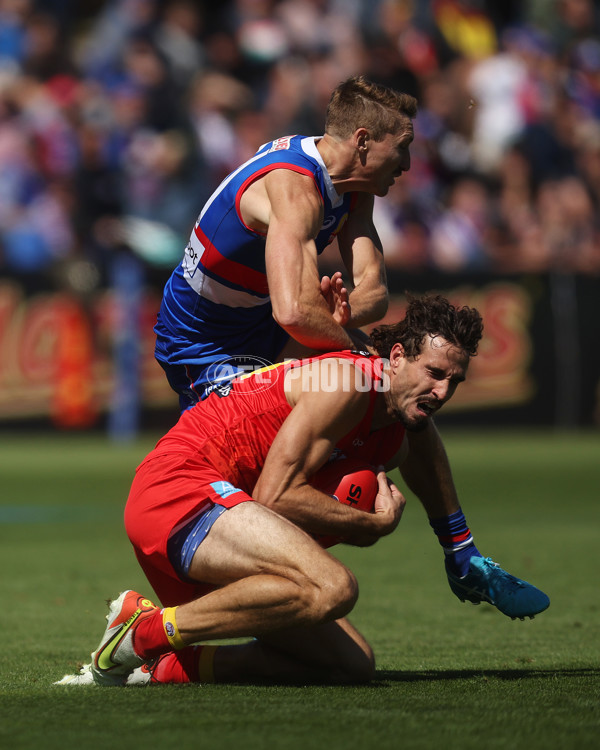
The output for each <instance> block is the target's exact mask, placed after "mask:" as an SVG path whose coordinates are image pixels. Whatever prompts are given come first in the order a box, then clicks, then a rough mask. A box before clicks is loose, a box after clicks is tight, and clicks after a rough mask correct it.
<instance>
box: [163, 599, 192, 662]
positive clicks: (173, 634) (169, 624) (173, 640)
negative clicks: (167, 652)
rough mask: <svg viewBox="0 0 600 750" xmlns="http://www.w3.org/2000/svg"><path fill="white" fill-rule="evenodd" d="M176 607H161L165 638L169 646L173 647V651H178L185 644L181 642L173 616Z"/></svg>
mask: <svg viewBox="0 0 600 750" xmlns="http://www.w3.org/2000/svg"><path fill="white" fill-rule="evenodd" d="M176 609H177V607H165V608H164V609H163V613H162V615H163V628H164V629H165V635H166V636H167V639H168V641H169V643H170V644H171V648H173V649H174V650H175V651H179V650H180V649H182V648H185V647H186V645H187V644H185V643H184V642H183V639H182V637H181V635H180V633H179V628H178V627H177V621H176V618H175V610H176Z"/></svg>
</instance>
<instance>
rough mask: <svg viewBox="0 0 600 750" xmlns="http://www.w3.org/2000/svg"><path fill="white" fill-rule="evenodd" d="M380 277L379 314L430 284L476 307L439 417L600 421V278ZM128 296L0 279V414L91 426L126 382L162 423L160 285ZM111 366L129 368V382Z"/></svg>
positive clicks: (165, 400) (168, 404)
mask: <svg viewBox="0 0 600 750" xmlns="http://www.w3.org/2000/svg"><path fill="white" fill-rule="evenodd" d="M388 282H389V287H390V290H391V301H390V307H389V311H388V314H387V316H386V318H385V319H384V321H383V322H386V323H387V322H395V321H397V320H398V319H399V318H400V317H401V315H402V312H403V309H404V306H405V296H404V293H405V292H406V291H408V292H411V293H416V294H418V293H422V292H425V291H432V292H440V293H442V294H444V295H446V296H447V297H449V298H450V299H451V301H452V302H453V303H454V304H457V305H469V306H473V307H477V308H478V309H479V311H480V312H481V314H482V316H483V319H484V326H485V330H484V338H483V340H482V342H481V345H480V350H479V353H478V355H477V356H476V357H475V358H474V359H473V361H472V363H471V366H470V371H469V376H468V379H467V382H466V383H465V384H464V385H461V387H460V388H459V389H458V391H457V393H456V395H455V396H454V399H453V400H452V401H451V402H450V403H449V404H448V406H447V407H446V408H445V410H444V412H443V413H441V414H440V415H439V417H438V421H439V422H440V424H441V423H446V424H452V425H477V426H486V425H488V426H490V427H493V426H500V425H519V424H522V425H532V426H536V425H538V426H548V425H553V426H558V427H576V426H577V427H578V426H592V425H600V314H599V312H598V304H599V301H600V279H598V278H591V277H583V276H578V277H574V276H558V275H551V274H539V275H525V276H518V277H516V276H513V277H508V276H506V277H500V276H448V275H435V274H422V275H409V274H406V273H394V272H390V273H389V276H388ZM126 297H128V301H129V304H128V305H126V306H124V304H123V300H122V299H120V295H119V293H118V290H115V288H114V287H113V288H112V289H104V290H101V291H97V292H95V293H94V294H90V295H86V296H81V295H79V296H78V295H74V294H72V293H68V292H66V291H56V290H52V289H48V290H46V291H44V290H42V291H40V290H39V289H37V290H36V291H35V292H32V291H26V290H25V288H24V287H23V286H22V285H21V284H20V283H19V281H18V280H16V279H9V278H6V277H5V278H4V279H1V280H0V423H6V424H8V423H10V422H14V421H15V420H17V421H19V422H27V421H28V420H36V422H39V420H42V421H44V420H45V421H47V422H48V423H54V424H55V425H57V426H60V427H65V428H69V427H71V428H86V427H91V426H94V425H95V424H98V422H99V421H101V420H102V419H103V418H104V417H105V416H106V414H107V413H108V412H110V411H111V409H114V404H115V403H117V404H121V405H120V406H119V409H122V408H124V407H123V405H122V402H123V396H124V394H125V395H126V393H127V392H129V393H131V385H132V384H133V386H134V387H135V389H136V392H137V394H139V408H140V411H141V412H142V413H144V414H149V413H153V412H156V413H159V412H161V411H163V412H168V414H169V415H170V418H169V422H172V417H173V415H175V414H176V412H177V398H176V396H175V394H174V393H172V391H171V390H170V389H169V387H168V385H167V382H166V379H165V377H164V375H163V372H162V370H161V368H160V367H159V365H158V364H157V363H156V361H155V360H154V356H153V349H154V333H153V326H154V322H155V318H156V312H157V310H158V306H159V303H160V289H159V288H154V287H151V286H144V287H143V288H142V289H141V290H139V294H138V295H137V296H136V299H137V302H136V308H137V313H136V312H135V310H133V311H132V306H131V304H130V303H131V298H130V297H131V295H127V294H126ZM123 316H126V317H125V318H124V317H123ZM132 318H135V320H134V325H132ZM125 324H127V325H125ZM125 329H127V330H128V334H127V335H128V338H127V339H126V340H123V332H124V330H125ZM367 330H368V329H367ZM119 351H121V355H119V354H118V352H119ZM123 352H124V353H125V354H127V353H128V352H129V353H131V354H132V356H131V357H127V356H125V357H123ZM120 361H121V362H122V363H125V364H124V365H123V364H121V365H119V362H120ZM127 363H129V364H127ZM120 366H121V368H122V367H123V366H125V367H126V373H127V372H129V373H130V375H131V379H132V383H129V386H128V387H129V391H128V390H127V387H125V386H123V382H122V381H123V376H122V373H121V375H119V371H118V369H119V367H120ZM119 393H121V398H120V400H119Z"/></svg>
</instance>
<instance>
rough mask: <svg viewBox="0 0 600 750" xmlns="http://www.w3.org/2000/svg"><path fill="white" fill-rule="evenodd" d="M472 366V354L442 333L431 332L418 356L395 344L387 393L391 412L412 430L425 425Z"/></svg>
mask: <svg viewBox="0 0 600 750" xmlns="http://www.w3.org/2000/svg"><path fill="white" fill-rule="evenodd" d="M468 366H469V356H468V354H466V353H465V352H464V351H463V350H462V349H458V348H456V347H455V346H452V344H449V343H448V342H447V341H446V340H445V339H443V338H442V337H441V336H435V337H432V336H428V337H427V338H426V339H425V341H424V343H423V346H422V351H421V354H420V355H419V356H418V357H416V358H410V357H407V356H405V354H404V349H403V347H402V345H401V344H394V346H393V347H392V351H391V353H390V389H389V391H388V392H387V394H386V403H387V409H388V412H389V413H390V415H391V416H393V417H394V418H395V419H397V420H399V421H400V422H402V423H403V424H404V426H405V427H406V428H407V429H408V430H413V431H418V430H420V429H423V428H425V427H426V425H427V422H428V420H429V419H430V417H431V416H432V415H433V414H435V412H437V411H439V409H441V408H442V406H443V405H444V404H445V403H446V402H447V401H449V400H450V399H451V398H452V396H453V395H454V392H455V391H456V388H457V386H458V384H459V383H462V382H463V380H464V379H465V377H466V374H467V368H468Z"/></svg>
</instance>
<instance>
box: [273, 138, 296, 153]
mask: <svg viewBox="0 0 600 750" xmlns="http://www.w3.org/2000/svg"><path fill="white" fill-rule="evenodd" d="M292 137H293V136H291V135H286V136H284V137H283V138H277V139H276V140H274V141H273V145H272V146H271V148H270V149H269V151H285V150H286V149H288V148H289V147H290V143H291V141H292Z"/></svg>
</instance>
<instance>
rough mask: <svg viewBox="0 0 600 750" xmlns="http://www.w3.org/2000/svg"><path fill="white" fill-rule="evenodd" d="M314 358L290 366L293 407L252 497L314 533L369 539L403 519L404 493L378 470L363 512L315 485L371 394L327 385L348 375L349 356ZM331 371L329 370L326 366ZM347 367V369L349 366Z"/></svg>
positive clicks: (352, 539) (356, 540) (357, 540)
mask: <svg viewBox="0 0 600 750" xmlns="http://www.w3.org/2000/svg"><path fill="white" fill-rule="evenodd" d="M334 362H335V361H334V360H327V361H326V362H325V363H324V362H322V361H320V362H315V363H312V364H310V365H305V366H304V367H302V368H297V369H295V370H292V371H290V372H288V374H287V376H286V388H287V389H288V390H287V392H288V400H289V401H290V404H291V405H292V406H293V408H292V412H291V413H290V415H289V416H288V418H287V419H286V421H285V422H284V424H283V426H282V428H281V429H280V430H279V432H278V434H277V437H276V438H275V440H274V442H273V445H272V446H271V449H270V450H269V453H268V455H267V458H266V461H265V465H264V467H263V471H262V473H261V476H260V478H259V481H258V483H257V485H256V488H255V490H254V493H253V498H254V499H255V500H256V501H258V502H260V503H262V504H264V505H267V506H268V507H271V508H272V509H273V510H275V511H276V512H278V513H279V514H280V515H283V516H285V517H286V518H288V519H289V520H291V521H293V522H294V523H295V524H296V525H298V526H300V527H301V528H303V529H305V530H306V531H309V532H310V533H314V534H330V533H335V534H337V535H339V536H342V537H344V538H345V539H346V540H348V541H350V542H351V543H356V544H367V543H371V542H372V541H374V540H375V539H377V538H379V537H381V536H384V535H386V534H389V533H391V532H392V531H393V530H394V529H395V528H396V526H397V525H398V523H399V521H400V516H401V514H402V508H403V506H404V498H403V497H402V495H401V494H400V492H399V491H398V490H397V488H396V487H394V486H393V485H392V486H389V484H388V481H387V479H386V476H385V473H384V472H383V471H381V472H380V473H379V476H378V480H379V494H378V496H377V500H376V503H375V513H374V514H368V513H358V512H356V511H355V510H354V509H353V508H350V507H348V506H346V505H343V504H342V503H338V502H337V501H336V500H334V499H332V498H331V497H329V496H328V495H326V494H324V493H322V492H320V491H319V490H316V489H314V488H313V487H312V486H311V485H310V484H309V480H310V477H311V476H312V475H313V474H314V473H315V472H316V471H317V470H318V469H319V468H320V467H321V466H323V464H324V463H325V461H326V460H327V459H328V458H329V456H330V455H331V453H332V451H333V449H334V447H335V445H336V443H337V442H338V441H339V440H340V439H341V438H342V437H343V436H344V435H346V434H347V433H348V432H349V431H350V430H351V429H352V428H353V427H355V426H356V425H357V424H358V423H359V422H360V420H361V419H362V418H363V417H364V415H365V413H366V410H367V407H368V401H369V396H368V394H367V393H361V392H358V391H357V390H356V389H355V388H348V389H342V388H339V389H336V390H335V392H333V393H332V392H331V389H330V388H329V387H328V386H325V387H322V384H326V383H333V382H335V380H336V379H337V382H338V383H342V382H343V381H342V379H343V378H344V377H345V376H346V378H347V368H348V363H347V362H339V361H338V362H335V364H334V366H333V367H332V363H334ZM325 367H327V368H328V371H327V373H326V374H325V372H324V368H325ZM345 369H346V373H344V370H345Z"/></svg>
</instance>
